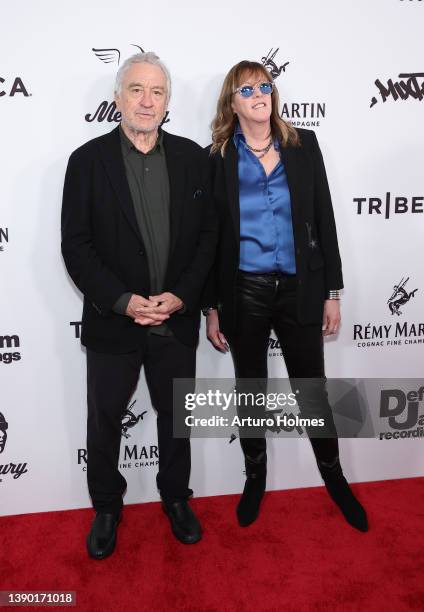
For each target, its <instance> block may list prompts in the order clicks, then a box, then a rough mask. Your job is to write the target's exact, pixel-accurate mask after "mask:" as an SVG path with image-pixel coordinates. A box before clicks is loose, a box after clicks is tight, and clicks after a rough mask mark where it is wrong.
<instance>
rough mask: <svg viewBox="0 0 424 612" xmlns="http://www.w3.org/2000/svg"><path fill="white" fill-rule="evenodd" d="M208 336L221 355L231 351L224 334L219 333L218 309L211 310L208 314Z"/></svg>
mask: <svg viewBox="0 0 424 612" xmlns="http://www.w3.org/2000/svg"><path fill="white" fill-rule="evenodd" d="M206 336H207V337H208V340H210V341H211V342H212V344H213V345H214V347H215V348H216V349H218V351H221V353H226V352H227V351H228V350H229V347H228V343H227V341H226V339H225V336H224V334H223V333H222V332H220V331H219V319H218V311H217V309H216V308H214V309H213V310H210V311H209V312H208V314H207V317H206Z"/></svg>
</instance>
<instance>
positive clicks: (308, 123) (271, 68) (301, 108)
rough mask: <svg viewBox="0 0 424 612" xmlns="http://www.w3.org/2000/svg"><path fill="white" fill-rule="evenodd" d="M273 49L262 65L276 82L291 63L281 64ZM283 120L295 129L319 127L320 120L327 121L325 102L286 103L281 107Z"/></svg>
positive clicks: (263, 58)
mask: <svg viewBox="0 0 424 612" xmlns="http://www.w3.org/2000/svg"><path fill="white" fill-rule="evenodd" d="M279 50H280V49H279V47H277V48H276V49H273V48H271V49H270V50H269V52H268V53H267V54H266V55H264V56H263V57H262V58H261V62H262V64H263V65H264V66H265V68H266V69H267V70H268V72H269V73H270V75H271V77H272V78H273V80H274V81H275V80H276V79H277V78H278V77H279V76H280V75H281V73H282V72H285V71H286V67H287V66H288V65H289V64H290V62H284V63H283V64H280V65H278V64H279V62H278V63H277V61H276V55H277V53H278V51H279ZM281 118H282V119H284V120H286V121H290V123H292V124H293V125H294V126H295V127H319V125H320V119H325V102H284V103H283V105H282V107H281Z"/></svg>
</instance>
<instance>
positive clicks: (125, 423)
mask: <svg viewBox="0 0 424 612" xmlns="http://www.w3.org/2000/svg"><path fill="white" fill-rule="evenodd" d="M136 401H137V400H134V401H133V403H132V404H131V405H130V406H128V408H127V409H126V410H125V412H124V414H123V415H122V420H121V432H122V435H123V436H124V438H129V437H130V434H129V433H127V431H128V429H130V428H132V427H135V425H137V423H138V422H139V421H141V420H142V419H143V417H144V415H145V414H146V412H147V410H144V411H143V412H141V413H140V414H139V415H138V416H135V414H134V413H133V412H132V411H131V408H132V407H133V406H135V403H136Z"/></svg>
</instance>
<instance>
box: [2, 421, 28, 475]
mask: <svg viewBox="0 0 424 612" xmlns="http://www.w3.org/2000/svg"><path fill="white" fill-rule="evenodd" d="M8 429H9V423H8V422H7V421H6V418H5V416H4V414H2V413H1V412H0V455H1V454H2V453H3V452H4V450H5V448H6V442H7V430H8ZM27 472H28V463H26V462H25V463H24V462H20V463H16V462H13V463H12V462H10V463H3V464H0V482H3V476H12V478H13V479H14V480H17V479H18V478H19V477H20V476H22V474H26V473H27Z"/></svg>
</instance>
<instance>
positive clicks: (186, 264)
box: [62, 128, 216, 353]
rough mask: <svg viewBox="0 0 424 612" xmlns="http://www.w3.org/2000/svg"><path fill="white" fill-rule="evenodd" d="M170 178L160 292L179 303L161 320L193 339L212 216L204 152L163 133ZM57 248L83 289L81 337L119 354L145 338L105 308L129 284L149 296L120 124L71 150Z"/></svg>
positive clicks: (211, 247)
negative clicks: (168, 231) (167, 244)
mask: <svg viewBox="0 0 424 612" xmlns="http://www.w3.org/2000/svg"><path fill="white" fill-rule="evenodd" d="M163 143H164V149H165V155H166V161H167V168H168V175H169V183H170V215H171V237H170V252H169V260H168V268H167V273H166V278H165V286H164V291H171V292H172V293H174V294H175V295H177V296H178V297H179V298H181V300H182V301H183V302H184V304H185V306H186V310H185V311H184V312H183V313H181V314H179V313H175V314H173V315H171V317H170V318H169V319H168V320H167V323H168V325H169V327H170V328H171V330H172V331H173V333H174V335H175V336H176V337H177V338H178V339H179V340H180V341H181V342H183V343H184V344H187V345H189V346H194V345H195V344H196V342H197V339H198V332H199V321H200V314H199V307H200V295H201V292H202V289H203V286H204V283H205V279H206V277H207V274H208V272H209V269H210V267H211V265H212V263H213V260H214V253H215V247H216V215H215V211H214V206H213V202H212V200H211V197H210V184H209V168H208V159H207V155H206V153H205V151H203V150H202V148H201V147H199V146H198V145H197V144H196V143H194V142H193V141H191V140H188V139H186V138H181V137H179V136H174V135H172V134H168V133H166V132H164V138H163ZM62 254H63V257H64V260H65V264H66V267H67V270H68V272H69V274H70V276H71V277H72V279H73V281H74V283H75V284H76V286H77V287H78V288H79V289H80V291H81V292H82V293H83V295H84V307H83V317H82V334H81V340H82V343H83V344H84V345H85V346H86V347H88V348H90V349H92V350H95V351H98V352H110V353H123V352H129V351H131V350H135V349H136V348H139V347H140V343H143V342H145V339H146V328H145V327H142V326H140V325H138V324H136V323H134V321H133V320H132V319H131V318H129V317H126V316H122V315H118V314H116V313H114V312H113V310H112V308H113V306H114V304H115V302H116V300H117V299H118V298H119V297H120V296H121V295H122V294H123V293H125V292H127V291H129V292H132V293H136V294H139V295H142V296H144V297H148V295H149V292H150V287H149V284H150V279H149V268H148V262H147V259H146V254H145V248H144V245H143V240H142V238H141V235H140V231H139V229H138V225H137V220H136V217H135V212H134V206H133V202H132V199H131V194H130V190H129V186H128V181H127V178H126V174H125V167H124V161H123V157H122V152H121V143H120V136H119V128H116V129H114V130H113V131H112V132H110V133H109V134H106V135H104V136H100V137H99V138H95V139H94V140H90V141H89V142H87V143H86V144H84V145H83V146H82V147H80V148H79V149H77V150H76V151H74V152H73V153H72V155H71V157H70V159H69V163H68V167H67V170H66V177H65V184H64V190H63V205H62Z"/></svg>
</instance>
